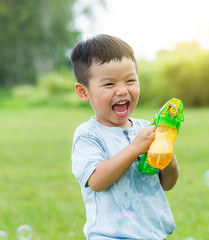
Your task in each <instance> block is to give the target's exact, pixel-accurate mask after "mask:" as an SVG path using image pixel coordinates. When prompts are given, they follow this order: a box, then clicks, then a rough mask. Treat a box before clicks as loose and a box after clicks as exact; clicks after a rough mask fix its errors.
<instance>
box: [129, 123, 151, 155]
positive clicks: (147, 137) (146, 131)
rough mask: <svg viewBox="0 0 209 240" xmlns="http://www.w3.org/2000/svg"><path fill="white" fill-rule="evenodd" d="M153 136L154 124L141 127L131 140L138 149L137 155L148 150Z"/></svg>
mask: <svg viewBox="0 0 209 240" xmlns="http://www.w3.org/2000/svg"><path fill="white" fill-rule="evenodd" d="M154 137H155V126H154V125H152V126H149V127H145V128H142V129H141V130H140V131H139V133H138V135H137V136H136V137H135V139H134V140H133V142H132V143H133V144H134V145H135V147H136V148H137V149H138V151H139V155H140V154H142V153H145V152H147V151H148V149H149V146H150V144H151V143H152V141H153V140H154Z"/></svg>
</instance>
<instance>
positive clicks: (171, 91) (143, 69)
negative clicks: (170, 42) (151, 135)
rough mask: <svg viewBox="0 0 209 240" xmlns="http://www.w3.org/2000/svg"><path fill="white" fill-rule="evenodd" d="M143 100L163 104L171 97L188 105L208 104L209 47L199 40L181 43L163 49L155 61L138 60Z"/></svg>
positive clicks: (152, 103) (142, 101) (142, 102)
mask: <svg viewBox="0 0 209 240" xmlns="http://www.w3.org/2000/svg"><path fill="white" fill-rule="evenodd" d="M139 70H140V71H139V76H140V84H141V101H140V103H141V104H144V103H145V104H147V105H152V106H153V105H155V106H156V105H159V106H160V105H162V104H163V103H164V102H166V101H167V100H169V99H171V98H172V97H177V98H180V99H181V100H182V101H183V103H184V104H185V106H195V107H199V106H209V94H208V89H209V51H205V50H202V49H201V48H200V46H199V45H198V44H197V43H195V42H194V43H179V44H178V45H177V47H176V49H175V50H174V51H160V52H159V53H158V55H157V57H156V59H155V60H154V61H153V62H147V61H144V60H143V61H141V62H139Z"/></svg>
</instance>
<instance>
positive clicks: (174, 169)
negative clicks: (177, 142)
mask: <svg viewBox="0 0 209 240" xmlns="http://www.w3.org/2000/svg"><path fill="white" fill-rule="evenodd" d="M178 176H179V168H178V163H177V160H176V157H175V155H173V158H172V160H171V162H170V164H169V165H168V166H167V167H166V168H165V169H163V170H161V171H160V183H161V185H162V188H163V190H164V191H169V190H171V189H172V188H173V187H174V186H175V184H176V181H177V179H178Z"/></svg>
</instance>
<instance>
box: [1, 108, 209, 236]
mask: <svg viewBox="0 0 209 240" xmlns="http://www.w3.org/2000/svg"><path fill="white" fill-rule="evenodd" d="M155 112H156V111H155V110H144V109H140V108H139V109H137V110H136V111H135V113H134V115H133V116H134V117H138V118H145V119H151V118H152V116H153V115H154V114H155ZM92 114H93V113H92V111H91V110H90V109H88V108H80V109H78V108H77V109H76V108H69V109H66V108H65V109H58V108H37V109H19V110H7V109H3V110H0V193H1V197H0V230H3V231H5V232H7V234H8V239H17V237H16V231H17V228H18V227H19V226H20V225H23V224H28V225H30V226H31V227H32V228H33V231H34V236H33V238H32V239H33V240H55V239H60V240H68V239H75V240H82V239H84V236H83V231H82V229H83V225H84V223H85V207H84V204H83V201H82V196H81V193H80V187H79V184H78V183H77V180H76V179H75V177H74V176H73V175H72V173H71V161H70V152H71V146H72V137H73V133H74V130H75V128H76V127H77V126H78V125H79V124H80V123H82V122H83V121H86V120H88V119H89V118H90V116H91V115H92ZM208 119H209V110H208V109H199V110H194V109H189V110H185V122H184V123H182V126H181V129H180V132H179V135H178V137H177V140H176V142H175V145H174V149H175V154H176V156H177V159H178V162H179V167H180V177H179V181H178V183H177V185H176V186H175V188H174V189H173V190H171V191H169V192H167V193H166V195H167V198H168V201H169V203H170V206H171V209H172V212H173V215H174V218H175V222H176V230H175V232H174V233H173V234H172V235H171V236H170V237H168V240H181V239H183V238H185V237H188V236H193V237H194V238H196V239H197V240H207V239H208V236H209V200H208V199H209V198H208V196H209V188H208V187H206V185H205V183H204V179H203V174H204V172H205V171H206V170H208V169H209V164H208V160H209V148H208V136H209V125H208Z"/></svg>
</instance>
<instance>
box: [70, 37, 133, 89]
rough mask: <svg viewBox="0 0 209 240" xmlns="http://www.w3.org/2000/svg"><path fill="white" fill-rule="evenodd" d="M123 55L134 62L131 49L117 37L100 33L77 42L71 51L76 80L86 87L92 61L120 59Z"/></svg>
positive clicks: (101, 61)
mask: <svg viewBox="0 0 209 240" xmlns="http://www.w3.org/2000/svg"><path fill="white" fill-rule="evenodd" d="M123 57H126V58H129V59H131V60H132V61H133V62H135V63H136V60H135V57H134V52H133V49H132V48H131V47H130V46H129V45H128V44H127V43H126V42H124V41H123V40H121V39H119V38H117V37H113V36H110V35H106V34H100V35H97V36H95V37H92V38H89V39H87V40H85V41H80V42H78V43H77V44H76V45H75V46H74V48H73V49H72V52H71V62H72V64H73V69H74V74H75V77H76V81H77V82H79V83H82V84H83V85H84V86H86V87H88V79H89V77H90V67H91V65H92V62H93V61H96V62H98V63H100V64H103V63H108V62H110V61H111V60H116V61H121V60H122V58H123Z"/></svg>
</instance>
